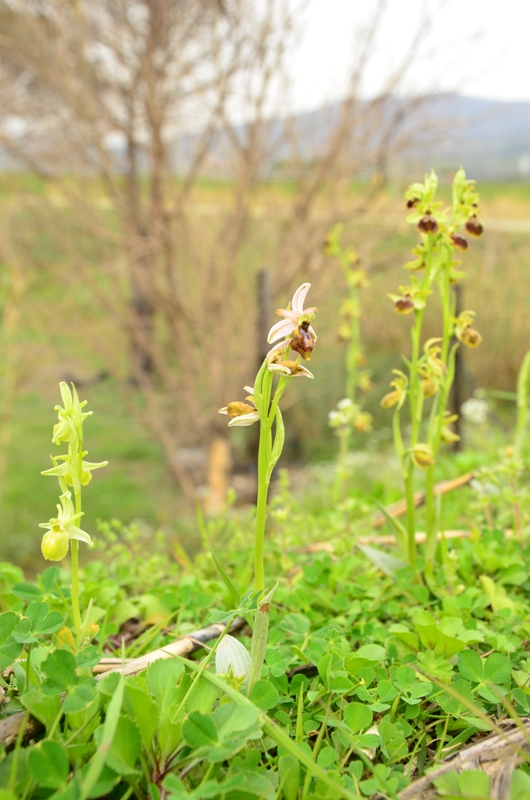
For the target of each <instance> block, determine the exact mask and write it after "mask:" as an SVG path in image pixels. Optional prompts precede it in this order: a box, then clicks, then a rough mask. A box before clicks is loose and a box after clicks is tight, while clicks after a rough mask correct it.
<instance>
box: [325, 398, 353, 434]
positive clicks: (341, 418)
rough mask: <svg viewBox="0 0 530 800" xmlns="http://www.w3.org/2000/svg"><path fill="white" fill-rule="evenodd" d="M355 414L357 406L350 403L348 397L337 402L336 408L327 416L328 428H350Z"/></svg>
mask: <svg viewBox="0 0 530 800" xmlns="http://www.w3.org/2000/svg"><path fill="white" fill-rule="evenodd" d="M357 412H358V408H357V406H356V405H355V404H354V403H352V401H351V400H350V398H349V397H345V398H344V399H343V400H339V402H338V403H337V408H334V409H333V411H330V412H329V414H328V422H329V426H330V428H347V427H349V426H351V425H352V423H353V421H354V419H355V416H356V414H357Z"/></svg>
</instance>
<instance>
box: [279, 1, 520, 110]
mask: <svg viewBox="0 0 530 800" xmlns="http://www.w3.org/2000/svg"><path fill="white" fill-rule="evenodd" d="M296 1H297V0H293V2H296ZM376 5H377V0H308V6H307V9H306V11H305V13H304V15H303V17H302V20H301V21H302V24H303V27H304V31H305V32H304V34H303V37H302V40H301V43H300V45H299V47H298V50H297V52H296V54H295V55H294V56H293V60H292V64H291V74H292V76H293V94H292V100H293V104H294V106H295V109H296V110H297V111H299V110H303V109H309V108H314V107H316V106H319V105H322V104H323V103H324V102H326V101H328V100H334V99H338V98H340V97H341V96H343V95H344V92H345V88H346V79H345V76H346V75H347V73H348V67H349V65H350V64H351V61H352V57H353V56H354V54H355V53H356V52H358V50H359V45H358V40H356V38H355V31H356V30H357V31H359V27H360V26H362V25H363V23H364V24H365V23H366V21H367V20H368V19H369V18H370V16H371V15H372V14H373V12H374V9H375V7H376ZM439 6H440V0H387V12H386V14H385V16H384V19H383V22H382V24H381V26H380V28H379V35H378V46H377V51H376V53H375V57H374V59H373V61H372V64H371V66H370V68H369V69H368V72H367V74H366V78H365V80H364V82H363V87H362V91H363V94H365V95H373V94H375V93H377V91H378V90H380V88H381V87H382V86H383V85H384V82H385V79H386V76H387V75H388V74H389V71H390V70H391V69H392V67H393V66H394V67H395V65H396V64H398V63H399V60H400V58H402V56H403V53H404V52H406V50H407V46H408V45H409V44H410V42H411V40H412V37H413V36H414V34H415V33H416V32H417V31H418V27H422V20H423V16H422V15H423V12H424V11H425V9H435V8H439ZM423 30H424V31H425V32H424V35H423V33H422V49H423V58H422V59H421V61H420V63H419V64H418V65H417V66H416V67H415V68H414V69H412V70H411V72H410V74H409V76H408V77H407V81H406V84H405V86H404V89H405V90H406V91H407V92H423V91H429V90H431V89H436V90H439V91H440V90H443V91H445V90H448V91H455V90H456V91H459V92H461V93H463V94H468V95H474V96H479V97H486V98H492V99H497V100H530V0H447V2H446V3H445V6H444V7H443V8H442V9H441V10H438V12H437V13H436V14H435V17H434V26H433V28H432V29H431V31H430V32H428V31H427V29H423V27H422V32H423ZM361 35H362V34H361ZM356 41H357V44H356Z"/></svg>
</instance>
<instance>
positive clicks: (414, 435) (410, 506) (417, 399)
mask: <svg viewBox="0 0 530 800" xmlns="http://www.w3.org/2000/svg"><path fill="white" fill-rule="evenodd" d="M426 277H427V276H426ZM414 313H415V322H414V327H413V328H412V360H411V364H410V384H409V407H410V421H411V434H410V448H411V449H412V448H413V447H414V446H415V445H416V444H417V443H418V435H419V430H420V423H421V410H422V407H423V392H422V390H421V384H420V379H419V374H418V362H419V356H420V336H421V325H422V322H423V309H420V310H419V311H415V312H414ZM405 498H406V501H407V517H406V520H407V533H408V552H407V558H408V561H409V564H410V565H411V566H413V565H414V559H415V558H416V506H415V505H414V462H413V460H412V457H409V458H408V461H407V467H406V473H405Z"/></svg>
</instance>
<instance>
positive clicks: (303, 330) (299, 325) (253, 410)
mask: <svg viewBox="0 0 530 800" xmlns="http://www.w3.org/2000/svg"><path fill="white" fill-rule="evenodd" d="M310 286H311V284H309V283H303V284H302V285H301V286H300V287H299V288H298V289H297V290H296V292H295V293H294V295H293V299H292V301H291V304H290V308H286V309H283V308H280V309H278V310H277V312H276V313H277V314H279V315H280V316H281V317H282V320H281V321H280V322H278V323H277V324H276V325H273V327H272V328H271V330H270V332H269V336H268V341H269V343H270V344H272V343H274V342H276V344H274V346H273V347H272V349H271V350H270V351H269V353H268V354H267V356H266V358H265V360H264V361H263V364H262V365H261V368H260V370H259V372H258V374H257V376H256V380H255V381H254V386H253V387H250V386H245V387H244V388H245V390H246V391H248V392H250V394H249V396H248V397H247V398H246V400H247V401H248V402H247V403H243V402H233V403H229V404H228V405H227V406H226V407H225V408H221V409H220V411H219V413H220V414H227V415H228V416H229V417H231V420H230V422H229V423H228V424H229V425H230V426H244V425H252V424H253V423H254V422H259V425H260V437H259V450H258V495H257V503H256V531H255V540H254V576H255V577H254V580H255V589H256V590H257V591H260V592H261V591H262V590H263V589H264V588H265V566H264V546H265V526H266V517H267V498H268V494H269V486H270V481H271V476H272V471H273V469H274V467H275V465H276V463H277V461H278V459H279V457H280V455H281V452H282V450H283V445H284V441H285V427H284V424H283V417H282V413H281V411H280V407H279V403H280V400H281V398H282V395H283V393H284V391H285V390H286V388H287V386H288V385H289V383H290V382H291V380H292V379H293V378H299V377H305V378H312V377H313V375H312V374H311V372H309V370H308V369H306V367H304V366H303V364H302V363H301V360H302V359H303V360H309V359H310V357H311V353H312V351H313V348H314V345H315V342H316V338H317V337H316V334H315V331H314V330H313V327H312V325H311V323H312V321H313V319H314V315H315V311H316V308H307V309H304V302H305V298H306V296H307V293H308V291H309V288H310ZM289 350H293V351H294V352H295V353H297V355H298V358H297V360H296V361H292V360H289ZM275 375H278V376H279V381H278V383H277V384H276V387H275V388H274V376H275Z"/></svg>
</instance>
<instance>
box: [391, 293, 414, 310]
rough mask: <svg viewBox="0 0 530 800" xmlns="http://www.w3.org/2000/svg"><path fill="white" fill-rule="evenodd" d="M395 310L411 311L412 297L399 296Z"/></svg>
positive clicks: (412, 305) (412, 306)
mask: <svg viewBox="0 0 530 800" xmlns="http://www.w3.org/2000/svg"><path fill="white" fill-rule="evenodd" d="M395 305H396V311H398V312H401V313H403V312H404V311H405V312H406V311H412V309H413V308H414V303H413V301H412V298H410V297H401V298H400V299H399V300H396V303H395Z"/></svg>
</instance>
